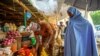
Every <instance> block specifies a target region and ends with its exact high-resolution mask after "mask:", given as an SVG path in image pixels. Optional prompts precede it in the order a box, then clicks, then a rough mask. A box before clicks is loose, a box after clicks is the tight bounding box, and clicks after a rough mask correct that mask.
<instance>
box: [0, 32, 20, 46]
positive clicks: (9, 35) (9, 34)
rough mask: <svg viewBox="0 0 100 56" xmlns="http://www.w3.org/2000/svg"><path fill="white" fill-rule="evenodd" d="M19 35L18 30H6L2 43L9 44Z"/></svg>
mask: <svg viewBox="0 0 100 56" xmlns="http://www.w3.org/2000/svg"><path fill="white" fill-rule="evenodd" d="M17 37H20V33H19V32H18V31H9V32H7V36H6V38H5V39H4V40H3V42H2V45H4V46H9V45H11V44H12V43H14V42H15V40H16V38H17Z"/></svg>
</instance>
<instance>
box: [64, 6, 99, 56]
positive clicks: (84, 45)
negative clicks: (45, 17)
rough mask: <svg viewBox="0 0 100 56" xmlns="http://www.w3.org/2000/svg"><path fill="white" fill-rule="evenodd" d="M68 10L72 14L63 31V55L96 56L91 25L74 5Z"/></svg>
mask: <svg viewBox="0 0 100 56" xmlns="http://www.w3.org/2000/svg"><path fill="white" fill-rule="evenodd" d="M68 12H70V13H72V14H73V15H74V16H73V17H71V18H70V20H69V23H68V28H67V30H66V32H65V44H64V56H98V53H97V47H96V42H95V37H94V32H93V28H92V25H91V24H90V23H89V22H88V21H87V20H85V19H84V18H83V17H82V16H81V13H80V12H79V11H78V10H77V9H76V8H75V7H70V8H69V9H68Z"/></svg>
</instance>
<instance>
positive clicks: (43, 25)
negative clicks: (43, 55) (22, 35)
mask: <svg viewBox="0 0 100 56" xmlns="http://www.w3.org/2000/svg"><path fill="white" fill-rule="evenodd" d="M37 22H38V24H39V25H40V31H39V32H35V34H39V35H41V36H42V46H41V47H46V48H47V50H49V49H50V48H52V47H50V42H52V38H53V30H52V27H51V26H50V24H49V23H47V22H46V21H45V20H44V19H39V20H38V21H37ZM41 47H40V48H41ZM50 52H51V51H50Z"/></svg>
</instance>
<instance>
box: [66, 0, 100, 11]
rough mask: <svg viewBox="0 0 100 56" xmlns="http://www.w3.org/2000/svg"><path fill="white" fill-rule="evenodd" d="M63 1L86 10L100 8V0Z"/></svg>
mask: <svg viewBox="0 0 100 56" xmlns="http://www.w3.org/2000/svg"><path fill="white" fill-rule="evenodd" d="M65 3H66V4H69V5H73V6H75V7H77V8H80V9H84V10H88V11H95V10H100V0H65Z"/></svg>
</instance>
